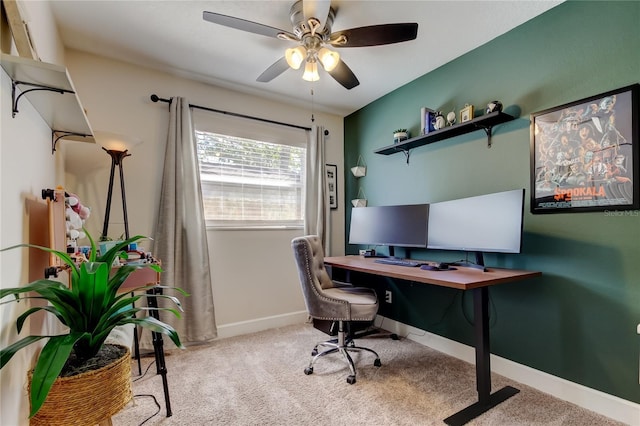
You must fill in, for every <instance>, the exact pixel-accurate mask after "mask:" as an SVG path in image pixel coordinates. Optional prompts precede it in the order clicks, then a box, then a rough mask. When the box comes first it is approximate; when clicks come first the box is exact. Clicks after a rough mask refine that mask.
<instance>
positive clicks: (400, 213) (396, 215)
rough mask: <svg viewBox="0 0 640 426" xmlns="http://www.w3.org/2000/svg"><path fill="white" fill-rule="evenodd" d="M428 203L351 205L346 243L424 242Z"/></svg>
mask: <svg viewBox="0 0 640 426" xmlns="http://www.w3.org/2000/svg"><path fill="white" fill-rule="evenodd" d="M428 220H429V205H428V204H407V205H397V206H375V207H354V208H353V209H352V210H351V228H350V229H349V244H363V245H385V246H389V255H390V256H393V255H394V253H393V248H394V247H422V248H425V247H426V246H427V223H428Z"/></svg>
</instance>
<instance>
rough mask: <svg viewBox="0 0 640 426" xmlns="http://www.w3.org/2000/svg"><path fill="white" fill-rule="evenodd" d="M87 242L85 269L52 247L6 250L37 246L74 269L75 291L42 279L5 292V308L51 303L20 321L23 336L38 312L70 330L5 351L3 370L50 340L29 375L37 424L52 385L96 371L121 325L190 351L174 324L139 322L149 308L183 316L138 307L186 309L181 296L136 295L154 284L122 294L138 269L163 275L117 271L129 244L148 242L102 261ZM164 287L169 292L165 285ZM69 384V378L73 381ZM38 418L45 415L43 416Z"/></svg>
mask: <svg viewBox="0 0 640 426" xmlns="http://www.w3.org/2000/svg"><path fill="white" fill-rule="evenodd" d="M87 237H88V238H89V241H90V242H91V252H90V254H89V258H88V262H83V263H80V264H79V265H78V264H76V262H75V261H74V259H73V258H72V257H71V256H70V255H69V254H67V253H63V252H60V251H57V250H53V249H50V248H47V247H41V246H35V245H31V244H20V245H17V246H13V247H9V248H6V249H4V250H11V249H15V248H18V247H33V248H38V249H41V250H44V251H47V252H49V253H53V254H55V255H56V256H57V257H58V258H60V260H62V261H63V263H64V264H65V268H67V269H68V270H69V274H70V286H69V287H67V285H65V284H63V283H61V282H59V281H55V280H50V279H41V280H37V281H34V282H31V283H29V284H27V285H24V286H22V287H15V288H5V289H0V303H2V304H4V303H10V302H19V301H20V300H23V299H41V300H43V301H46V302H48V304H47V305H46V306H35V307H31V308H29V309H27V310H26V311H25V312H24V313H23V314H22V315H20V316H19V317H18V318H17V320H16V327H17V330H18V333H20V331H21V330H22V328H23V325H24V324H25V320H26V319H27V317H29V316H30V315H32V314H34V313H36V312H38V311H45V312H47V313H51V314H53V315H54V316H55V317H56V318H57V319H58V320H59V321H60V322H61V323H62V325H64V326H65V327H68V331H66V332H65V333H63V334H59V335H54V336H33V335H32V336H27V337H23V338H22V339H20V340H18V341H17V342H15V343H13V344H11V345H9V346H7V347H6V348H3V349H1V350H0V368H3V367H4V366H5V365H6V364H7V363H8V362H9V360H10V359H11V358H12V357H13V355H15V354H16V352H18V351H19V350H20V349H22V348H24V347H26V346H28V345H30V344H32V343H35V342H37V341H39V340H41V339H46V340H47V342H46V344H45V345H44V347H43V348H42V351H41V352H40V354H39V356H38V359H37V362H36V366H35V368H34V369H33V371H32V372H30V373H29V376H30V386H29V387H30V390H29V393H30V402H31V412H30V414H29V417H30V418H31V419H32V422H33V420H34V416H35V415H36V414H37V413H38V411H39V410H40V409H41V407H42V406H43V404H44V403H45V400H46V399H47V396H48V395H49V392H50V390H51V389H52V386H54V382H57V381H60V380H63V379H61V378H59V376H61V373H63V374H70V375H71V376H73V375H74V374H76V373H75V372H73V373H65V372H66V371H68V370H70V369H72V368H75V369H76V370H75V371H77V373H82V372H83V371H84V370H86V369H91V367H88V366H87V364H88V361H89V360H92V362H95V361H96V358H99V355H100V354H101V352H103V351H104V350H105V349H106V348H107V347H108V346H110V345H106V344H105V340H106V339H107V337H108V336H109V333H110V332H111V331H112V330H113V329H114V328H115V327H116V326H121V325H125V324H134V325H139V326H142V327H145V328H148V329H150V330H151V331H153V332H159V333H163V334H166V335H167V336H169V337H170V338H171V340H172V341H173V342H174V343H175V345H176V346H177V347H179V348H184V347H183V345H182V344H181V343H180V338H179V337H178V333H177V332H176V330H175V329H174V328H173V327H171V326H170V325H168V324H165V323H163V322H161V321H158V320H157V319H155V318H153V317H150V316H144V317H141V318H136V317H134V314H135V313H137V312H139V311H141V310H143V309H144V310H149V309H159V310H163V311H169V312H171V313H173V314H174V315H176V316H177V317H180V313H179V312H178V311H177V310H176V309H171V308H136V307H135V305H134V304H135V302H136V301H138V300H139V299H140V298H148V297H162V298H166V299H169V300H171V301H172V302H173V303H175V305H176V307H177V308H178V309H180V310H182V307H181V304H180V301H179V300H178V299H177V298H176V297H174V296H170V295H161V294H147V293H146V292H144V291H143V292H141V293H139V294H135V293H132V292H134V291H138V290H147V289H148V288H150V286H149V285H147V286H142V287H138V288H134V289H127V291H126V292H123V293H122V294H119V293H118V289H119V288H120V286H121V285H122V284H123V283H124V282H125V280H126V279H127V278H128V277H129V275H130V274H131V273H132V272H134V271H135V270H137V269H140V268H146V267H149V268H152V269H153V270H155V271H156V272H160V271H161V270H160V267H159V266H158V265H156V264H136V265H124V266H120V267H117V268H112V266H113V264H114V261H115V260H116V258H117V257H119V258H126V257H127V255H126V252H125V251H124V250H126V247H127V246H128V245H129V244H131V243H134V242H136V241H138V240H140V239H142V238H145V237H143V236H141V235H137V236H135V237H132V238H129V239H127V240H125V241H122V242H120V243H119V244H117V245H116V246H115V247H113V248H111V249H110V250H109V251H107V252H106V253H101V255H100V256H98V255H97V251H96V244H95V242H94V240H93V239H92V238H91V235H89V233H87ZM4 250H3V251H4ZM112 269H113V271H112ZM158 287H161V288H169V287H165V286H158ZM175 290H177V291H178V292H180V293H181V294H183V295H186V293H185V292H184V291H183V290H181V289H175ZM8 296H14V298H12V299H10V300H3V299H4V298H5V297H8ZM125 351H126V354H125V355H126V363H125V364H126V366H127V367H128V368H129V370H130V368H131V366H130V360H129V351H128V348H125ZM78 375H80V374H78ZM64 379H67V377H65V378H64ZM127 382H128V386H129V387H130V386H131V379H130V373H129V377H128V378H127ZM129 389H130V388H129ZM129 392H130V391H129ZM85 396H86V395H85ZM129 399H130V397H129ZM127 402H128V400H127ZM79 404H82V405H85V406H86V405H87V400H86V399H85V398H80V399H79ZM45 405H47V404H45ZM122 407H124V404H123V405H122V406H120V407H119V408H118V410H119V409H121V408H122ZM67 408H68V407H67ZM92 409H93V408H92ZM43 411H45V410H43ZM111 414H115V413H111ZM111 414H110V415H111ZM38 416H40V414H38ZM45 423H46V422H45Z"/></svg>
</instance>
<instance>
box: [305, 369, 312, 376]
mask: <svg viewBox="0 0 640 426" xmlns="http://www.w3.org/2000/svg"><path fill="white" fill-rule="evenodd" d="M304 374H306V375H307V376H308V375H309V374H313V367H307V368H305V369H304Z"/></svg>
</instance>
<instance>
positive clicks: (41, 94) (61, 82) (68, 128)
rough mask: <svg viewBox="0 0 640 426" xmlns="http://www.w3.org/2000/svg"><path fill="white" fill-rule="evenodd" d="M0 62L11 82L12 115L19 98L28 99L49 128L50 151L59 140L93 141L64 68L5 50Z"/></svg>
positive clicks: (17, 105) (15, 111) (85, 117)
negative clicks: (7, 52) (8, 52)
mask: <svg viewBox="0 0 640 426" xmlns="http://www.w3.org/2000/svg"><path fill="white" fill-rule="evenodd" d="M0 64H1V65H2V68H3V69H4V71H5V72H6V73H7V74H8V75H9V77H10V78H11V81H12V84H11V100H12V108H13V114H12V115H13V117H15V116H16V114H18V113H19V109H18V107H19V102H20V100H21V99H22V97H25V98H27V99H28V100H29V102H30V103H31V105H33V107H34V108H35V109H36V111H38V113H39V114H40V116H41V117H42V119H43V120H44V121H45V122H46V123H47V125H48V126H49V128H50V129H51V150H52V153H53V151H55V147H56V143H57V142H58V140H60V139H68V140H75V141H80V142H89V143H95V140H94V138H93V131H92V130H91V126H90V125H89V121H88V120H87V116H86V114H85V112H84V109H83V108H82V105H81V103H80V100H79V99H78V96H77V95H76V91H75V88H74V87H73V83H72V82H71V78H70V77H69V74H68V72H67V69H66V68H65V67H62V66H60V65H55V64H49V63H46V62H41V61H35V60H33V59H28V58H23V57H20V56H14V55H7V54H4V53H3V54H2V56H1V60H0Z"/></svg>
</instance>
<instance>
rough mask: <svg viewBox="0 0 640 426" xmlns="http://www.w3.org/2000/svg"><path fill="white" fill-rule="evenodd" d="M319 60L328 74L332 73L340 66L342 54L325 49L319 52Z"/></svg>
mask: <svg viewBox="0 0 640 426" xmlns="http://www.w3.org/2000/svg"><path fill="white" fill-rule="evenodd" d="M318 59H319V60H320V62H321V63H322V66H323V67H324V69H325V70H326V71H327V72H331V71H333V70H334V69H335V67H337V66H338V62H340V54H339V53H338V52H334V51H332V50H329V49H327V48H326V47H323V48H322V49H320V50H319V51H318Z"/></svg>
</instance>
